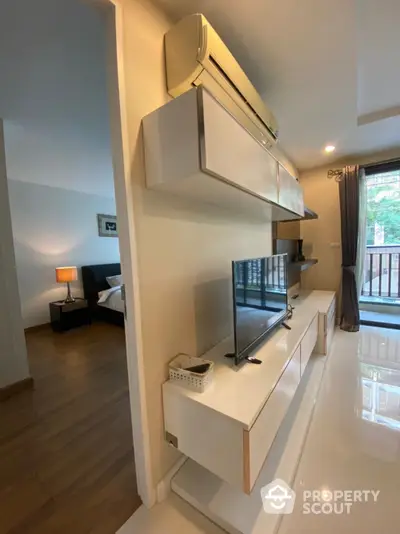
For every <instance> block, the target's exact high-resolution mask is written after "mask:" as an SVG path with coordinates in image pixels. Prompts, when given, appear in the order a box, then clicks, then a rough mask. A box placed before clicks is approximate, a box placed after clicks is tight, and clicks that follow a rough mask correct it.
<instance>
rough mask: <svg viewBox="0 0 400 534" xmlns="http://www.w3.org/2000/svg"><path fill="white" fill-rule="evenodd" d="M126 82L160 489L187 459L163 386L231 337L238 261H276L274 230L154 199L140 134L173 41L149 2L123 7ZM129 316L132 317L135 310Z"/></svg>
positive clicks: (157, 100)
mask: <svg viewBox="0 0 400 534" xmlns="http://www.w3.org/2000/svg"><path fill="white" fill-rule="evenodd" d="M122 4H123V42H124V48H123V62H122V65H120V66H121V68H122V69H123V76H122V78H125V86H124V87H123V92H122V93H123V94H126V95H127V96H126V100H125V101H124V103H123V104H124V106H123V107H124V108H125V106H126V111H127V116H126V119H127V130H128V132H127V134H128V143H127V145H128V146H129V149H130V157H129V158H127V159H129V161H130V162H131V169H130V182H131V184H132V198H133V205H134V216H135V223H134V231H135V237H136V247H137V250H136V255H137V258H138V267H137V269H138V272H137V276H138V281H139V288H138V291H137V293H136V295H137V299H138V301H139V307H140V314H141V323H140V325H139V327H140V328H141V332H140V336H139V337H140V338H141V340H142V347H140V346H139V347H138V350H142V353H141V355H140V357H141V358H142V359H143V362H144V374H145V386H146V387H145V390H146V401H147V411H148V420H149V430H150V454H151V470H152V479H153V483H154V485H156V484H157V482H158V481H159V480H160V479H161V478H162V477H163V476H164V475H165V473H166V472H167V471H168V470H169V469H170V468H171V466H172V465H173V464H174V462H175V461H176V459H177V458H178V454H177V452H176V451H174V450H173V449H172V448H171V447H169V446H168V445H167V444H166V442H165V441H164V431H163V413H162V398H161V385H162V383H163V382H164V381H165V380H166V379H167V376H168V365H167V363H168V361H169V360H171V359H172V358H173V357H174V356H175V355H176V354H177V353H178V352H181V351H183V352H188V353H190V354H194V355H200V354H202V353H203V352H204V351H205V350H206V349H207V348H209V347H211V346H212V345H214V344H216V343H217V342H218V341H219V340H221V339H222V338H223V337H225V336H226V335H228V334H229V333H230V332H231V330H232V325H233V316H232V313H233V312H232V304H231V260H232V259H239V258H244V257H259V256H263V255H268V254H270V253H271V225H270V223H263V224H251V223H250V222H249V221H246V220H245V219H242V218H241V217H240V216H238V215H237V214H235V213H232V212H229V213H228V212H226V211H225V212H224V211H223V210H219V209H218V208H215V207H212V206H210V205H206V204H197V203H194V202H188V201H184V200H181V199H178V198H177V197H174V196H171V195H168V194H163V193H157V192H154V191H150V190H148V189H146V187H145V173H144V164H143V163H144V162H143V146H142V137H141V134H140V125H141V120H142V117H143V116H144V115H146V114H147V113H150V112H151V111H153V110H154V109H156V108H157V107H159V106H161V105H163V104H164V103H165V102H167V101H168V98H169V97H168V95H167V92H166V81H165V67H164V50H163V37H164V33H165V32H166V31H167V30H168V28H169V27H170V23H169V20H168V19H167V18H166V17H165V16H164V15H163V14H162V12H161V11H160V10H158V9H157V8H156V7H154V5H153V4H151V3H150V2H148V1H147V0H123V2H122ZM128 315H129V310H128Z"/></svg>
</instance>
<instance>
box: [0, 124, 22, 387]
mask: <svg viewBox="0 0 400 534" xmlns="http://www.w3.org/2000/svg"><path fill="white" fill-rule="evenodd" d="M0 295H1V306H0V388H2V387H4V386H8V385H10V384H13V383H14V382H19V381H20V380H23V379H24V378H27V377H28V376H29V367H28V359H27V354H26V346H25V337H24V330H23V326H22V317H21V306H20V301H19V298H18V284H17V276H16V271H15V257H14V248H13V239H12V228H11V216H10V206H9V202H8V191H7V174H6V164H5V151H4V141H3V122H2V121H1V120H0Z"/></svg>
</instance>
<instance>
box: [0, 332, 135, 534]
mask: <svg viewBox="0 0 400 534" xmlns="http://www.w3.org/2000/svg"><path fill="white" fill-rule="evenodd" d="M27 345H28V352H29V361H30V367H31V373H32V376H33V378H34V380H35V390H34V391H32V392H29V391H26V392H23V393H20V394H18V395H16V396H14V397H12V398H10V399H9V400H7V401H5V402H2V403H0V533H1V534H3V533H10V534H39V533H40V534H50V533H51V534H64V533H65V534H67V533H68V534H81V533H82V534H84V533H85V534H86V533H95V534H97V533H98V534H115V532H116V530H117V529H118V528H119V527H120V526H121V525H122V524H123V523H124V522H125V521H126V520H127V519H128V518H129V517H130V516H131V515H132V513H133V512H134V511H135V510H136V509H137V508H138V507H139V505H140V499H139V497H138V496H137V491H136V476H135V468H134V457H133V450H132V433H131V422H130V410H129V398H128V378H127V369H126V358H125V341H124V332H123V329H122V328H119V327H116V326H113V325H107V324H93V325H91V326H88V327H82V328H79V329H75V330H71V331H70V332H66V333H63V334H55V333H53V332H52V331H51V330H50V329H48V330H47V329H46V330H43V331H37V332H31V333H28V334H27Z"/></svg>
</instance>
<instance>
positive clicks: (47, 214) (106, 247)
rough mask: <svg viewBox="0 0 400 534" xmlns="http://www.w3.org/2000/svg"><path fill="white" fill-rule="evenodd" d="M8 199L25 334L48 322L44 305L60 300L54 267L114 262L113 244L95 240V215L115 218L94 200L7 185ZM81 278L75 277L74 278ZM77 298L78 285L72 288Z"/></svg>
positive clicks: (107, 203)
mask: <svg viewBox="0 0 400 534" xmlns="http://www.w3.org/2000/svg"><path fill="white" fill-rule="evenodd" d="M8 187H9V195H10V205H11V215H12V225H13V233H14V244H15V256H16V261H17V272H18V284H19V291H20V296H21V303H22V315H23V320H24V326H25V328H27V327H30V326H35V325H39V324H43V323H46V322H49V309H48V308H49V302H51V301H54V300H58V299H61V298H64V297H65V294H66V287H65V284H62V285H60V284H57V283H56V281H55V272H54V269H55V267H59V266H63V265H77V266H78V267H79V266H82V265H93V264H99V263H117V262H119V249H118V243H119V242H118V239H117V238H111V237H99V236H98V230H97V218H96V215H97V213H105V214H109V215H115V201H114V199H112V198H105V197H101V196H98V195H88V194H85V193H79V192H77V191H67V190H66V189H60V188H57V187H49V186H46V185H36V184H30V183H24V182H21V181H14V180H9V184H8ZM79 275H80V273H79ZM71 287H72V290H73V293H74V294H75V295H76V296H80V295H81V294H82V291H81V282H80V280H79V281H78V282H75V283H73V284H72V286H71Z"/></svg>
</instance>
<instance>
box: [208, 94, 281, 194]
mask: <svg viewBox="0 0 400 534" xmlns="http://www.w3.org/2000/svg"><path fill="white" fill-rule="evenodd" d="M203 118H204V138H203V140H202V143H201V164H202V169H203V170H204V171H206V172H209V173H211V174H213V175H215V176H217V177H219V178H221V179H223V180H225V181H227V182H229V183H231V184H232V185H236V186H237V187H239V188H241V189H243V190H245V191H248V192H250V193H253V194H256V195H257V196H259V197H261V198H265V199H267V200H271V201H272V202H275V203H277V202H278V163H277V161H276V160H275V159H274V158H273V157H272V156H271V154H270V153H269V152H268V151H267V150H266V149H265V148H263V147H262V146H261V145H260V144H259V143H258V142H257V141H256V140H255V139H254V137H252V136H251V135H250V134H249V133H248V132H247V130H245V128H243V126H241V125H240V124H239V123H238V122H237V121H236V120H235V119H234V118H233V117H232V115H230V113H228V112H227V111H226V110H225V108H224V107H223V106H222V105H221V104H219V103H218V102H217V101H216V100H215V99H214V98H213V97H212V96H210V95H209V94H208V93H207V91H203Z"/></svg>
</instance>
